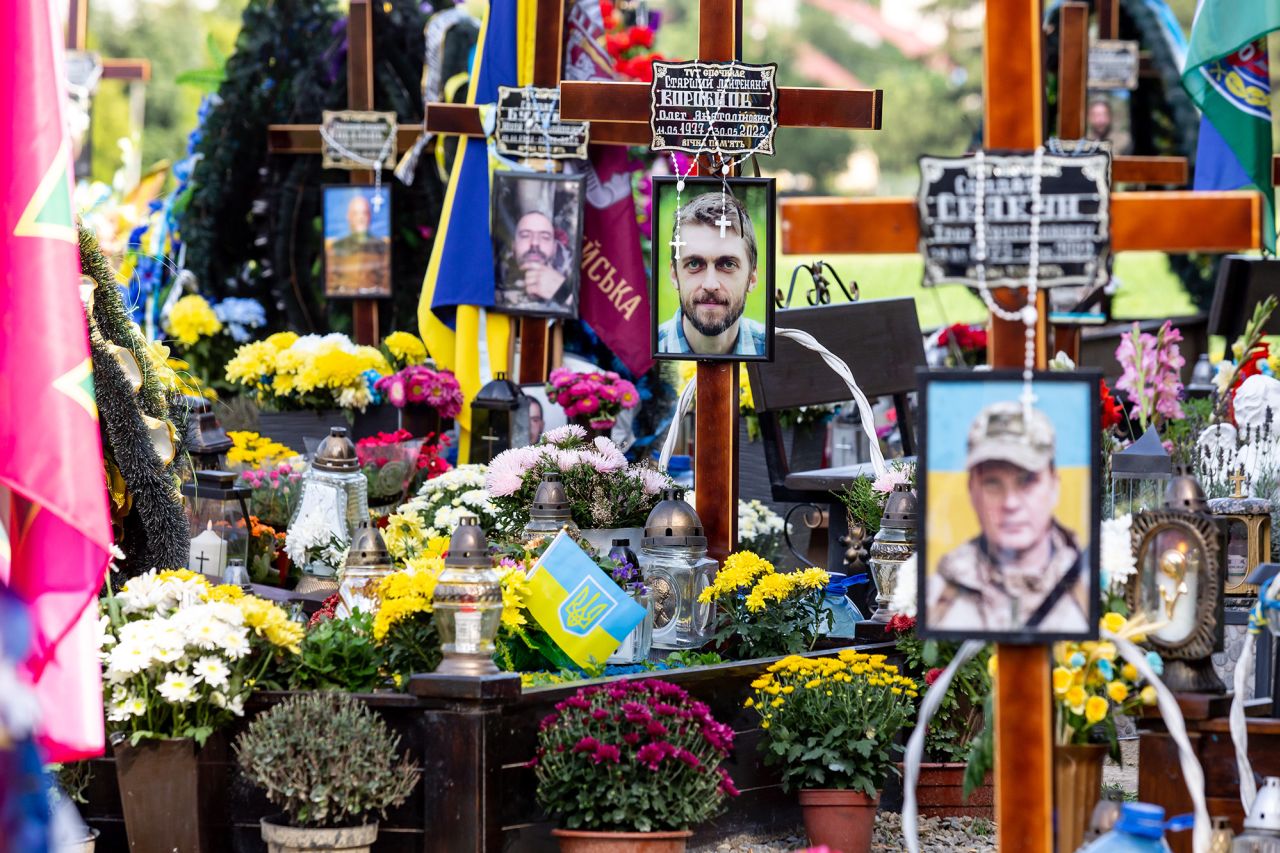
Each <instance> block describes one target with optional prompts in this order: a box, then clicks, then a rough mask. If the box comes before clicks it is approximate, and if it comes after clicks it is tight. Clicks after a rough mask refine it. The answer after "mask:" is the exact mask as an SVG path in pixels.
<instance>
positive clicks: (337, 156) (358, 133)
mask: <svg viewBox="0 0 1280 853" xmlns="http://www.w3.org/2000/svg"><path fill="white" fill-rule="evenodd" d="M320 128H321V134H320V142H321V146H322V151H321V154H322V158H323V162H322V164H321V165H323V166H324V168H326V169H347V170H350V171H359V170H362V169H369V168H370V167H369V165H368V164H367V163H361V162H359V161H358V160H353V159H352V158H351V157H350V156H349V155H348V152H350V153H351V154H355V155H357V156H358V157H360V158H361V159H362V160H366V161H369V162H377V161H381V162H382V166H383V168H385V169H394V168H395V167H396V141H395V140H396V114H395V113H382V112H370V111H363V110H325V111H324V112H323V113H322V114H321V121H320ZM326 137H327V138H326ZM388 140H390V142H391V144H390V145H388V144H387V141H388ZM335 143H336V144H335ZM339 146H341V147H339Z"/></svg>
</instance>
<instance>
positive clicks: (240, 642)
mask: <svg viewBox="0 0 1280 853" xmlns="http://www.w3.org/2000/svg"><path fill="white" fill-rule="evenodd" d="M222 651H223V653H224V654H226V656H227V657H229V658H231V659H232V660H238V659H239V658H242V657H244V656H245V655H247V654H249V632H248V631H246V630H244V629H243V628H241V629H240V630H239V631H232V632H231V633H229V634H227V637H226V639H224V640H223V641H222Z"/></svg>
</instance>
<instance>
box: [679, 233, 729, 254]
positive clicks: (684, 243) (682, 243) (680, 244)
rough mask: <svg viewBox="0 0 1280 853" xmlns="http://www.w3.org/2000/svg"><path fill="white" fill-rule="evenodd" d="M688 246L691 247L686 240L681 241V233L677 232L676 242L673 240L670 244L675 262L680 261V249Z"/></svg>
mask: <svg viewBox="0 0 1280 853" xmlns="http://www.w3.org/2000/svg"><path fill="white" fill-rule="evenodd" d="M722 236H723V234H722ZM687 245H689V244H688V243H686V242H685V241H684V240H681V239H680V232H679V231H677V232H676V236H675V239H674V240H672V241H671V243H670V246H671V252H672V257H673V258H674V259H675V260H677V261H678V260H680V247H681V246H687Z"/></svg>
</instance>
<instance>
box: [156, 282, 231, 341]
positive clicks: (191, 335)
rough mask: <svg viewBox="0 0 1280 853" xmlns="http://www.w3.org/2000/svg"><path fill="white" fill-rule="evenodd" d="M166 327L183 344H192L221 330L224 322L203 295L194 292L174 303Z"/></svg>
mask: <svg viewBox="0 0 1280 853" xmlns="http://www.w3.org/2000/svg"><path fill="white" fill-rule="evenodd" d="M165 329H166V330H167V331H168V332H169V334H171V335H174V336H175V337H177V339H178V341H179V342H180V343H182V344H183V345H185V346H192V345H193V344H195V343H197V342H198V341H199V340H200V339H201V338H208V337H212V336H213V335H216V334H218V332H221V331H222V322H221V321H220V320H219V319H218V315H217V314H215V313H213V308H212V307H211V306H210V305H209V303H208V302H206V301H205V299H204V297H203V296H198V295H197V294H194V293H192V294H189V295H187V296H184V297H182V298H181V299H179V300H178V301H177V302H176V303H174V306H173V308H172V310H170V311H169V317H168V320H167V321H166V322H165Z"/></svg>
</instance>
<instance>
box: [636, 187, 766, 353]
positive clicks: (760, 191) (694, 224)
mask: <svg viewBox="0 0 1280 853" xmlns="http://www.w3.org/2000/svg"><path fill="white" fill-rule="evenodd" d="M683 183H684V189H683V190H681V191H678V190H677V181H676V179H675V178H672V177H662V178H655V179H654V182H653V193H654V205H653V209H654V217H653V249H652V254H653V276H652V277H653V294H654V298H653V299H651V302H652V304H653V312H654V314H653V350H654V352H653V354H654V358H666V359H672V358H675V359H680V358H683V359H698V360H715V359H722V360H732V361H768V360H770V359H771V358H772V357H773V328H772V323H773V300H772V299H771V298H770V297H771V295H772V293H773V263H772V260H773V232H774V214H773V210H774V207H773V204H774V197H773V192H774V188H773V181H772V180H771V179H764V178H731V179H729V181H728V183H727V187H726V185H725V184H724V183H722V182H721V180H720V179H719V178H686V179H685V180H684V181H683ZM677 196H679V198H677Z"/></svg>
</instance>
